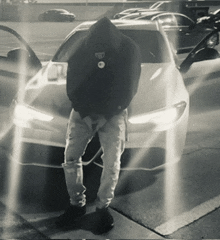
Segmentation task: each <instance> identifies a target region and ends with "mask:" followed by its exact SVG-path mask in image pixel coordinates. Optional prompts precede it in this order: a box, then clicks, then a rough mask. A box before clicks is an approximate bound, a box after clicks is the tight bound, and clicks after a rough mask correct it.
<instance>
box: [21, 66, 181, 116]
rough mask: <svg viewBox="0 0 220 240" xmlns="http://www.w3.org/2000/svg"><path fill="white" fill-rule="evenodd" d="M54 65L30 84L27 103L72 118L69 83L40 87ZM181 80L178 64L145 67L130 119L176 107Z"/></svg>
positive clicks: (45, 68) (43, 84)
mask: <svg viewBox="0 0 220 240" xmlns="http://www.w3.org/2000/svg"><path fill="white" fill-rule="evenodd" d="M51 64H52V62H50V63H49V64H47V65H46V66H45V67H44V68H43V69H42V70H40V72H39V73H38V75H36V76H35V77H34V78H33V79H32V80H31V81H30V83H29V84H28V86H27V89H26V94H25V103H26V104H27V105H30V106H32V107H34V108H37V109H39V110H41V111H43V112H47V113H50V114H52V115H53V116H55V115H60V116H62V117H65V118H67V117H69V113H70V110H71V102H70V101H69V99H68V97H67V94H66V81H61V82H49V81H44V82H43V83H40V82H38V83H37V81H40V80H42V79H45V77H42V76H43V75H45V74H47V71H48V69H49V68H50V65H51ZM178 78H181V75H180V73H179V71H178V70H177V69H176V67H175V65H174V64H171V63H163V64H142V69H141V76H140V81H139V89H138V92H137V94H136V95H135V97H134V98H133V100H132V102H131V104H130V106H129V108H128V110H129V115H136V114H142V113H146V112H150V111H154V110H157V109H160V108H164V107H166V106H169V105H172V104H174V102H173V99H174V92H175V88H176V82H177V79H178Z"/></svg>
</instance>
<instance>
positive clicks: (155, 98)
mask: <svg viewBox="0 0 220 240" xmlns="http://www.w3.org/2000/svg"><path fill="white" fill-rule="evenodd" d="M112 22H113V23H114V24H115V25H116V26H117V27H118V29H119V30H120V31H121V32H122V33H123V34H125V35H127V36H129V37H130V38H132V39H133V40H134V41H135V42H136V43H137V44H138V45H139V47H140V49H141V53H142V71H141V77H140V83H139V89H138V92H137V94H136V96H135V97H134V99H133V100H132V102H131V104H130V106H129V108H128V122H127V142H126V149H140V150H143V151H147V150H150V149H151V150H152V149H163V150H164V151H165V152H166V154H165V155H164V157H165V156H169V157H168V158H166V157H165V160H164V163H166V162H169V163H171V162H175V161H178V160H180V158H181V155H182V151H183V148H184V144H185V138H186V132H187V124H188V111H189V95H188V92H187V90H186V88H185V85H184V82H183V78H182V76H181V73H180V72H179V70H178V68H177V67H176V63H175V61H174V56H173V54H172V51H171V47H170V44H169V42H168V40H167V37H166V35H165V33H164V31H163V29H162V28H161V26H160V25H158V24H157V23H156V22H152V21H141V22H140V21H123V20H112ZM94 23H95V22H85V23H82V24H80V25H79V26H77V27H76V28H75V29H74V30H73V31H72V32H71V33H70V34H69V35H68V37H67V38H66V40H65V41H64V43H63V44H62V45H61V46H60V48H59V49H58V51H57V52H56V54H55V55H54V57H53V58H52V60H51V61H50V62H49V63H48V64H47V65H46V66H44V67H43V68H42V69H41V70H40V71H39V72H38V73H37V74H36V75H35V76H34V77H33V78H32V79H31V80H30V81H29V82H28V84H27V85H26V89H25V92H24V99H23V100H22V101H20V102H19V101H17V103H16V104H15V105H14V106H13V105H12V107H13V109H14V110H13V112H14V117H13V122H14V127H15V128H19V129H21V131H19V132H20V133H22V134H21V136H20V137H21V138H20V141H21V142H26V143H31V144H44V145H48V146H53V147H59V148H60V149H62V148H64V146H65V135H66V126H67V122H68V118H69V114H70V111H71V102H70V101H69V99H68V97H67V94H66V74H67V62H68V60H69V58H70V56H71V53H72V52H73V51H74V49H75V48H76V47H77V44H78V41H79V40H80V39H81V37H84V36H86V34H87V33H88V29H89V28H90V26H91V25H92V24H94ZM168 136H169V137H168ZM174 143H175V144H174ZM146 161H147V160H146ZM133 164H135V162H133ZM137 166H138V165H136V167H137Z"/></svg>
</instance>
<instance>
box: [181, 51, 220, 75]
mask: <svg viewBox="0 0 220 240" xmlns="http://www.w3.org/2000/svg"><path fill="white" fill-rule="evenodd" d="M219 57H220V54H219V52H218V51H217V50H216V49H214V48H202V49H200V50H198V51H197V52H196V53H192V54H190V55H189V56H188V57H187V58H186V60H185V61H183V62H182V64H181V65H180V67H179V70H180V72H181V73H186V72H187V71H188V70H189V68H190V67H191V65H192V64H193V63H194V62H200V61H206V60H212V59H216V58H219Z"/></svg>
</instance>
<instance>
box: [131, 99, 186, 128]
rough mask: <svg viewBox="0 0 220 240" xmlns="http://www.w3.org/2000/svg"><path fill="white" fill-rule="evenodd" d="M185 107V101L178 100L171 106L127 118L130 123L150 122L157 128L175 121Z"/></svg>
mask: <svg viewBox="0 0 220 240" xmlns="http://www.w3.org/2000/svg"><path fill="white" fill-rule="evenodd" d="M185 108H186V102H184V101H182V102H179V103H177V104H175V105H173V106H172V107H169V108H163V109H160V110H158V111H154V112H150V113H147V114H142V115H136V116H132V117H130V118H129V119H128V121H129V123H131V124H146V123H148V124H151V125H153V126H155V127H157V128H159V127H161V126H164V125H169V124H172V123H174V122H175V121H177V120H178V119H179V118H180V117H181V116H182V114H183V112H184V110H185Z"/></svg>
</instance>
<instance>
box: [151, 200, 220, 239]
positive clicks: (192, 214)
mask: <svg viewBox="0 0 220 240" xmlns="http://www.w3.org/2000/svg"><path fill="white" fill-rule="evenodd" d="M219 207H220V195H219V196H217V197H215V198H213V199H210V200H209V201H206V202H204V203H202V204H200V205H198V206H196V207H195V208H193V209H191V210H190V211H188V212H185V213H182V214H180V215H178V216H176V217H174V218H172V219H170V220H169V221H167V222H166V223H164V224H161V225H160V226H158V227H156V228H155V231H156V232H157V233H160V234H161V235H163V236H166V235H170V234H172V233H174V232H175V231H177V230H178V229H180V228H182V227H185V226H187V225H189V224H190V223H193V222H195V221H196V220H198V219H199V218H201V217H203V216H205V215H207V214H208V213H210V212H212V211H214V210H215V209H217V208H219Z"/></svg>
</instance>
